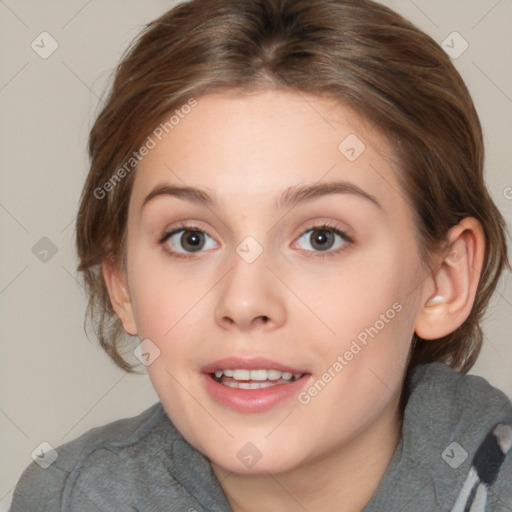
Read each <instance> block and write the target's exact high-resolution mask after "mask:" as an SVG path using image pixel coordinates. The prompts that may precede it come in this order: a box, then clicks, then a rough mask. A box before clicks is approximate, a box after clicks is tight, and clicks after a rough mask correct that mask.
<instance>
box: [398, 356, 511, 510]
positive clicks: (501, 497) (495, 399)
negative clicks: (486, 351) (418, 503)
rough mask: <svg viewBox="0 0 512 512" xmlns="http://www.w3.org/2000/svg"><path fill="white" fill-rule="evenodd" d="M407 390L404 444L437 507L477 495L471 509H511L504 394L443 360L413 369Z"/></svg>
mask: <svg viewBox="0 0 512 512" xmlns="http://www.w3.org/2000/svg"><path fill="white" fill-rule="evenodd" d="M408 394H409V396H408V401H407V405H406V410H405V416H404V432H403V437H404V448H405V451H406V453H408V455H409V456H412V457H414V459H415V460H421V464H420V466H421V468H422V469H423V470H425V478H427V475H428V478H429V479H430V480H431V481H432V482H433V483H434V487H435V488H436V495H437V496H438V498H437V499H438V500H439V501H440V502H441V503H443V509H450V510H459V509H458V508H453V509H451V508H450V507H451V505H453V503H454V502H455V501H456V500H459V501H461V500H462V501H463V500H468V499H470V500H476V499H478V497H479V498H480V499H481V500H483V501H482V503H483V507H484V508H477V507H476V505H475V506H474V507H475V508H472V509H471V510H482V511H484V510H493V511H500V512H501V511H502V510H503V511H505V510H512V487H511V486H510V482H511V481H512V450H511V449H510V448H511V444H512V404H511V402H510V399H509V398H508V397H507V395H506V394H505V393H503V392H502V391H501V390H499V389H497V388H495V387H494V386H492V385H491V384H490V383H489V382H488V381H487V380H486V379H485V378H483V377H480V376H476V375H467V374H459V373H457V372H456V371H455V370H453V369H452V368H451V367H449V366H447V365H445V364H443V363H430V364H425V365H421V366H419V367H417V368H415V369H414V370H413V371H412V372H411V375H410V377H409V379H408ZM479 487H480V488H481V489H480V490H479ZM484 491H485V493H484ZM484 494H485V500H484V499H483V495H484ZM485 502H487V508H485ZM459 506H460V505H459ZM464 506H466V501H464ZM464 506H463V507H462V508H461V509H460V510H465V508H464ZM489 507H490V508H489Z"/></svg>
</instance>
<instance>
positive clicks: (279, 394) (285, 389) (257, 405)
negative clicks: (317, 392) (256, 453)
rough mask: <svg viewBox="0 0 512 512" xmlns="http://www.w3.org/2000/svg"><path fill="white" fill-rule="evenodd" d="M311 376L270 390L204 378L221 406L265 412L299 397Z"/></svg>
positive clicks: (245, 410) (271, 387)
mask: <svg viewBox="0 0 512 512" xmlns="http://www.w3.org/2000/svg"><path fill="white" fill-rule="evenodd" d="M308 376H309V375H303V376H302V377H301V378H300V379H298V380H295V381H293V382H290V383H288V384H276V385H275V386H269V387H268V388H260V389H239V388H230V387H228V386H224V385H223V384H219V383H218V382H217V381H216V380H214V379H212V377H210V375H209V374H203V375H202V378H203V381H204V384H205V386H206V390H207V391H208V393H209V394H210V396H211V397H212V398H213V399H214V400H216V401H217V402H218V403H220V404H221V405H223V406H225V407H228V408H229V409H232V410H234V411H237V412H264V411H268V410H270V409H272V408H274V407H277V406H278V405H279V404H280V403H282V402H284V401H286V400H289V399H290V398H292V397H294V396H297V395H298V393H299V392H300V391H301V389H302V388H303V387H304V386H305V385H306V382H307V380H308Z"/></svg>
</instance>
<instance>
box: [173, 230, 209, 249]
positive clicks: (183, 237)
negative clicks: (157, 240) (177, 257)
mask: <svg viewBox="0 0 512 512" xmlns="http://www.w3.org/2000/svg"><path fill="white" fill-rule="evenodd" d="M164 242H165V243H166V244H168V245H169V246H170V249H171V250H172V251H174V252H179V253H185V254H186V253H191V252H199V251H201V250H203V249H213V248H215V246H216V243H215V241H214V240H213V238H212V237H211V236H210V235H208V234H207V233H205V232H204V231H199V230H197V231H196V230H193V229H179V230H176V231H173V232H171V233H169V234H168V235H166V238H165V240H164ZM183 249H184V250H183Z"/></svg>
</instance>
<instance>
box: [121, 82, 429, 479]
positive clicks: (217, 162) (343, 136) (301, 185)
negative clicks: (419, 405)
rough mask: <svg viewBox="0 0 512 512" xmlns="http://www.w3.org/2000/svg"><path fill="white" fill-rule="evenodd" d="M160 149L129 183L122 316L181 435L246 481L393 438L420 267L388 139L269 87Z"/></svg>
mask: <svg viewBox="0 0 512 512" xmlns="http://www.w3.org/2000/svg"><path fill="white" fill-rule="evenodd" d="M160 137H161V139H162V140H161V141H158V140H157V139H156V140H157V142H158V143H157V144H156V147H154V148H153V149H151V151H150V152H149V154H148V155H147V156H146V157H145V158H144V159H143V160H142V161H141V163H140V164H139V167H138V169H137V171H136V176H135V180H134V185H133V192H132V196H131V200H130V205H129V218H128V226H127V229H128V234H127V267H126V268H127V281H126V284H127V289H128V293H129V297H130V301H131V302H130V308H129V311H128V313H125V314H124V318H123V320H124V322H125V326H126V325H127V324H128V323H130V322H133V323H134V325H135V326H136V330H137V332H138V336H139V338H140V340H149V341H146V342H145V343H149V345H147V346H148V347H150V350H149V353H150V354H151V355H150V356H149V357H150V358H151V361H149V359H148V362H151V364H149V365H148V366H147V370H148V372H149V376H150V378H151V381H152V383H153V385H154V387H155V389H156V392H157V393H158V395H159V397H160V399H161V401H162V404H163V406H164V407H165V410H166V412H167V414H168V415H169V417H170V418H171V420H172V421H173V423H174V424H175V425H176V427H177V428H178V429H179V430H180V432H181V433H182V434H183V436H184V437H185V438H186V439H187V440H188V441H189V442H190V443H191V444H192V445H193V446H195V447H196V448H197V449H198V450H200V451H201V452H202V453H204V454H205V455H206V456H207V457H208V458H209V459H210V460H211V462H212V464H214V465H215V466H217V467H221V468H223V469H225V470H228V471H233V472H236V473H246V474H247V473H251V474H257V473H264V472H267V471H268V472H272V473H276V472H285V471H290V470H293V469H296V468H300V467H302V466H304V465H306V464H308V463H311V462H312V461H315V460H318V459H321V458H322V457H327V456H329V455H330V454H333V453H340V452H341V451H343V450H345V451H347V450H349V449H350V447H351V446H354V445H355V443H356V442H357V440H360V439H366V441H367V443H366V445H368V442H370V441H371V442H373V443H374V446H376V443H378V442H382V443H385V442H387V440H388V438H389V433H390V432H392V431H393V429H394V428H395V429H396V419H397V416H398V397H399V394H400V391H401V385H402V378H403V376H404V372H405V369H406V363H407V357H408V353H409V348H410V343H411V338H412V335H413V332H414V321H415V315H416V313H417V311H418V307H419V306H418V304H419V294H420V288H421V287H420V286H418V285H419V284H420V283H421V280H422V277H423V267H422V265H421V262H420V257H419V254H418V250H417V245H416V240H415V236H414V220H413V215H412V212H411V210H410V209H409V206H408V205H407V203H406V201H405V194H404V193H403V192H401V190H400V187H399V185H398V182H397V179H396V178H395V174H394V173H395V171H394V170H393V169H392V167H391V164H390V160H389V157H390V156H391V154H392V152H391V149H390V147H389V145H388V144H387V142H386V140H385V139H384V137H383V136H382V135H381V134H379V133H378V132H376V131H374V130H372V128H371V126H369V125H367V124H366V125H365V124H364V123H363V122H362V120H361V119H360V118H358V116H356V115H355V114H354V113H353V112H352V111H351V110H349V109H347V108H345V107H343V106H341V105H339V104H336V103H334V102H332V101H331V100H328V99H325V98H319V97H315V96H299V95H295V94H293V93H290V92H275V91H274V92H271V91H266V92H258V93H253V94H251V95H233V94H231V95H228V94H226V95H222V94H210V95H206V96H203V97H199V98H197V106H195V108H193V109H191V111H190V113H188V114H187V115H186V116H183V118H182V119H180V121H179V123H178V124H176V125H175V126H174V127H173V129H172V131H171V130H169V133H168V134H164V136H162V135H160ZM379 440H380V441H379Z"/></svg>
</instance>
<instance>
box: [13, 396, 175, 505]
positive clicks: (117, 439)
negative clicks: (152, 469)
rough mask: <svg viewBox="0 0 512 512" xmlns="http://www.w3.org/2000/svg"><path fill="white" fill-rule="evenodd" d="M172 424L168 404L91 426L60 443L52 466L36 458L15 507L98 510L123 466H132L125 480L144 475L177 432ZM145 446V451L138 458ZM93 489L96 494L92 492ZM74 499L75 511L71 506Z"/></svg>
mask: <svg viewBox="0 0 512 512" xmlns="http://www.w3.org/2000/svg"><path fill="white" fill-rule="evenodd" d="M171 427H172V424H171V423H170V421H169V420H168V418H167V415H166V414H165V411H164V410H163V407H162V405H161V404H160V403H157V404H155V405H153V406H152V407H150V408H149V409H147V410H145V411H144V412H143V413H141V414H140V415H138V416H135V417H133V418H126V419H122V420H118V421H115V422H112V423H109V424H107V425H104V426H101V427H97V428H94V429H92V430H89V431H88V432H86V433H85V434H83V435H82V436H80V437H78V438H77V439H75V440H73V441H70V442H69V443H66V444H63V445H61V446H59V447H57V448H56V449H55V452H56V458H55V460H53V462H51V464H49V465H48V464H39V463H38V462H36V461H34V462H33V463H32V464H30V466H28V467H27V468H26V469H25V471H24V472H23V474H22V475H21V478H20V479H19V481H18V484H17V486H16V488H15V491H14V495H13V501H12V505H11V509H10V511H11V512H21V511H23V512H30V511H32V510H34V511H35V510H38V511H50V510H51V511H52V512H53V511H57V510H80V508H81V509H83V510H96V509H97V508H96V506H97V503H96V504H95V503H94V502H95V501H98V503H99V502H100V501H102V500H104V496H101V498H100V497H99V496H97V494H98V493H99V490H100V489H101V485H100V484H101V482H107V480H108V484H109V485H110V487H111V489H112V488H113V487H115V485H113V486H112V485H111V484H112V475H113V474H116V473H115V471H116V470H117V471H119V470H120V469H121V467H122V466H124V468H125V469H126V470H127V471H126V470H125V471H123V478H130V475H135V474H137V473H141V470H143V468H144V463H145V461H147V459H148V457H150V456H151V455H152V454H153V453H154V452H156V451H158V447H157V446H155V444H158V445H160V446H161V444H160V443H155V441H156V440H158V439H159V438H161V437H162V436H166V435H167V436H169V435H171V436H172V431H173V428H171ZM141 450H144V454H143V456H142V457H141V458H139V459H137V455H138V454H140V451H141ZM54 456H55V454H54ZM134 457H135V458H134ZM53 458H54V457H52V458H51V459H48V462H50V461H51V460H52V459H53ZM43 459H44V457H43ZM134 462H135V464H134ZM91 489H94V490H95V492H93V493H91V492H90V490H91ZM109 492H111V491H109ZM70 500H71V501H73V508H72V509H71V508H67V505H66V503H68V504H69V503H70ZM77 504H78V505H77Z"/></svg>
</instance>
